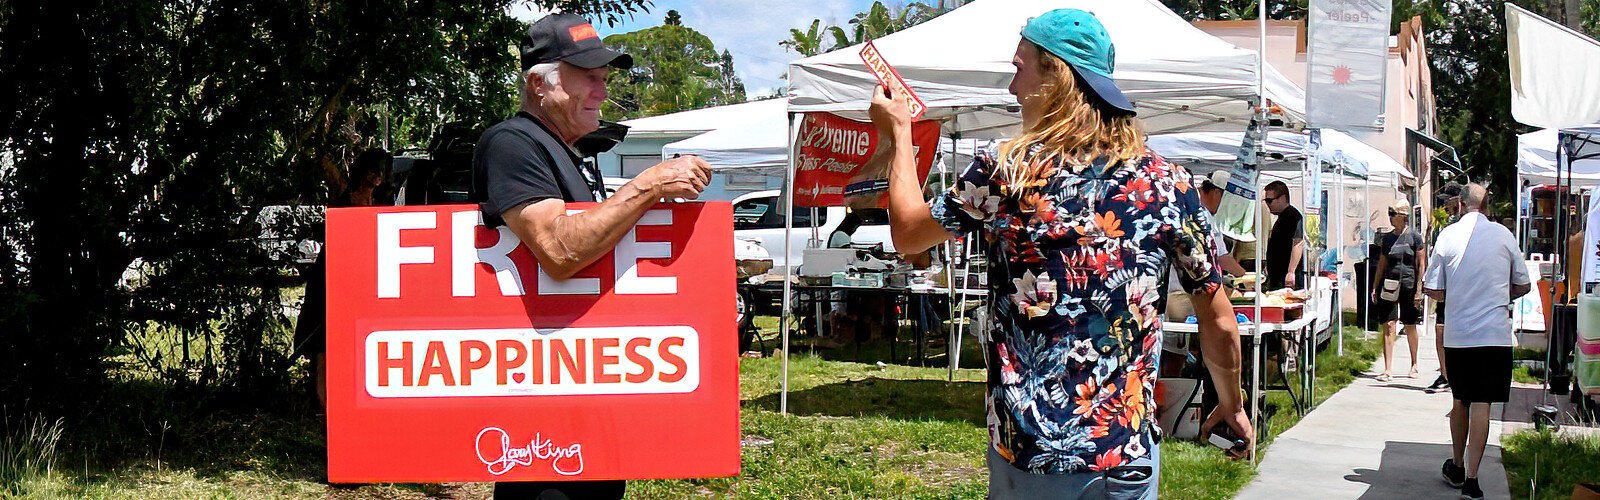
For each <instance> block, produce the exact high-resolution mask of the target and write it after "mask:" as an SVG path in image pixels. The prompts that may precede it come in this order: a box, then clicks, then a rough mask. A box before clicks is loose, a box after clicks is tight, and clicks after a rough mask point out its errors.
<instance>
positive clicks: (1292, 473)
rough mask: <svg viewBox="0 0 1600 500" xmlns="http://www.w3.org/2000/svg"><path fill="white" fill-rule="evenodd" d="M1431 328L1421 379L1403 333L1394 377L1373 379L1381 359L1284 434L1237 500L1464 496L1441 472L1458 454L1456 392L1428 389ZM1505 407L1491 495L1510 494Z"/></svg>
mask: <svg viewBox="0 0 1600 500" xmlns="http://www.w3.org/2000/svg"><path fill="white" fill-rule="evenodd" d="M1419 330H1422V328H1419ZM1428 330H1429V331H1425V332H1421V333H1422V338H1421V339H1420V346H1419V347H1420V349H1419V350H1420V351H1422V352H1421V353H1420V354H1419V356H1418V357H1419V361H1420V362H1419V364H1418V367H1419V369H1420V370H1421V374H1420V375H1418V376H1417V378H1415V379H1411V378H1406V377H1404V375H1405V374H1406V372H1407V370H1408V369H1409V366H1410V365H1411V353H1410V349H1409V348H1408V347H1407V346H1406V338H1405V337H1403V336H1402V337H1400V338H1399V339H1397V340H1396V341H1395V346H1394V347H1395V353H1394V374H1395V377H1394V380H1392V381H1390V382H1378V381H1377V380H1375V379H1374V378H1373V377H1372V375H1376V374H1377V373H1381V372H1382V370H1383V359H1382V358H1381V357H1380V358H1379V359H1378V361H1377V363H1375V364H1374V365H1373V369H1372V373H1371V374H1368V375H1365V376H1362V377H1360V378H1358V379H1356V381H1355V382H1352V383H1351V384H1350V385H1349V386H1347V387H1345V388H1344V390H1341V391H1339V392H1338V393H1337V394H1334V395H1333V397H1331V398H1328V400H1327V401H1325V402H1323V403H1322V406H1319V407H1317V409H1316V410H1315V411H1312V412H1311V413H1310V414H1308V415H1306V418H1305V419H1304V420H1301V421H1300V423H1299V424H1297V425H1295V426H1294V428H1292V429H1289V430H1288V431H1287V432H1284V433H1283V434H1281V435H1279V436H1278V438H1277V440H1276V441H1274V442H1273V443H1272V446H1271V447H1270V448H1268V449H1267V450H1266V456H1265V459H1264V460H1263V461H1262V462H1261V464H1260V468H1259V474H1258V475H1257V476H1256V479H1255V481H1254V482H1251V483H1250V484H1249V485H1248V486H1246V487H1245V489H1244V491H1242V492H1240V494H1239V497H1238V498H1241V499H1263V500H1284V499H1291V498H1361V499H1389V498H1394V499H1404V500H1421V499H1430V498H1457V497H1458V496H1459V495H1460V493H1459V491H1458V490H1456V489H1454V488H1451V487H1450V485H1448V484H1446V483H1445V482H1444V479H1443V478H1442V477H1441V476H1440V473H1439V469H1440V465H1442V464H1443V463H1444V461H1445V459H1447V458H1450V455H1451V452H1450V419H1449V416H1448V413H1449V411H1450V406H1451V400H1450V393H1448V392H1440V393H1438V394H1428V393H1426V392H1424V391H1423V389H1424V388H1425V387H1427V385H1428V384H1430V383H1432V382H1433V379H1434V377H1437V376H1438V375H1439V372H1438V370H1439V361H1438V357H1437V356H1436V355H1435V353H1434V346H1433V332H1432V331H1431V329H1428ZM1373 335H1374V337H1376V335H1377V334H1376V333H1374V334H1373ZM1502 406H1503V405H1494V412H1495V415H1494V422H1492V423H1491V424H1490V428H1489V446H1488V449H1486V450H1485V451H1484V457H1483V463H1482V465H1481V466H1480V470H1479V471H1478V481H1479V484H1480V486H1482V488H1483V491H1484V497H1485V498H1497V499H1504V498H1510V496H1511V493H1510V490H1509V489H1508V487H1507V485H1506V473H1505V466H1504V465H1503V464H1502V462H1501V460H1500V429H1501V421H1502V420H1503V419H1502V418H1501V415H1500V414H1501V413H1502V412H1504V408H1502Z"/></svg>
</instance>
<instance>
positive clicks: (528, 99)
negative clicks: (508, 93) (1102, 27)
mask: <svg viewBox="0 0 1600 500" xmlns="http://www.w3.org/2000/svg"><path fill="white" fill-rule="evenodd" d="M534 75H539V79H540V80H543V81H544V83H547V84H550V85H560V84H561V63H559V62H547V63H539V64H535V65H533V67H531V68H528V70H527V71H524V72H522V81H521V82H519V84H518V85H517V95H518V97H519V98H520V99H521V101H520V102H521V103H522V104H523V105H524V106H526V105H528V104H533V100H532V98H533V96H530V95H528V78H529V77H532V76H534Z"/></svg>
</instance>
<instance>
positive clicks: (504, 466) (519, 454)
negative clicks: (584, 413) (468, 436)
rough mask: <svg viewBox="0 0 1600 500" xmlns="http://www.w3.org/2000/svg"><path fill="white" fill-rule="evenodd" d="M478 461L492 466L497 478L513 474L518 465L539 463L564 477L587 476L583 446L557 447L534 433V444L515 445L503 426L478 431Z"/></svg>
mask: <svg viewBox="0 0 1600 500" xmlns="http://www.w3.org/2000/svg"><path fill="white" fill-rule="evenodd" d="M477 447H478V460H481V461H483V465H486V466H488V467H489V473H490V474H494V475H496V476H498V475H501V474H505V473H507V472H510V471H511V468H513V467H516V466H518V465H522V466H530V465H533V463H534V462H535V461H543V462H549V463H550V469H551V470H554V471H556V474H560V475H563V476H576V475H578V474H582V473H583V445H582V444H580V443H572V444H569V445H566V446H556V445H555V443H554V442H553V441H551V440H549V439H545V438H544V435H543V434H540V433H534V435H533V441H530V442H528V444H527V445H525V446H517V447H513V446H511V435H510V434H507V433H506V431H505V430H503V429H501V428H499V427H485V428H483V430H481V431H478V439H477Z"/></svg>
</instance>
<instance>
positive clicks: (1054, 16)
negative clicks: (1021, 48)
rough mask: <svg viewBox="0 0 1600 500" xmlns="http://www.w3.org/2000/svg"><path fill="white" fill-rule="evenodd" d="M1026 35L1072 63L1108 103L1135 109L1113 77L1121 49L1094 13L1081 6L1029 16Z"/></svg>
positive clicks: (1096, 94)
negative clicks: (1079, 8) (1080, 7)
mask: <svg viewBox="0 0 1600 500" xmlns="http://www.w3.org/2000/svg"><path fill="white" fill-rule="evenodd" d="M1022 37H1023V38H1026V39H1027V40H1028V41H1030V42H1033V43H1034V45H1038V46H1039V47H1040V48H1042V49H1044V50H1045V51H1047V52H1049V53H1051V54H1054V55H1055V56H1056V57H1059V58H1061V60H1062V61H1065V62H1066V63H1067V65H1069V66H1072V70H1073V72H1074V73H1077V75H1078V78H1080V79H1082V80H1083V81H1084V83H1087V84H1089V88H1090V89H1092V90H1093V91H1094V92H1093V94H1094V95H1095V96H1096V97H1099V98H1100V100H1102V101H1105V103H1106V104H1108V105H1110V106H1111V107H1113V108H1117V109H1120V110H1122V111H1126V112H1128V113H1134V112H1135V111H1134V108H1133V103H1132V102H1129V101H1128V97H1127V96H1125V95H1122V90H1121V89H1118V88H1117V83H1116V81H1114V80H1112V79H1111V73H1112V71H1114V70H1115V69H1116V65H1117V49H1116V47H1114V46H1112V44H1111V34H1109V33H1107V32H1106V27H1105V26H1104V25H1102V24H1100V19H1099V18H1096V17H1094V14H1091V13H1088V12H1085V11H1082V10H1078V9H1056V10H1052V11H1050V12H1046V13H1044V14H1042V15H1040V16H1039V17H1035V18H1032V19H1029V20H1028V24H1027V25H1025V26H1023V27H1022Z"/></svg>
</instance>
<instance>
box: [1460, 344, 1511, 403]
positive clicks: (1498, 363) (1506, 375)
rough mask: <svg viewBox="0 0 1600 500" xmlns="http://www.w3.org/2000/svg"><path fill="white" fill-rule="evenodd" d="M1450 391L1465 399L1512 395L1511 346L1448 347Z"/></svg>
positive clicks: (1478, 400) (1497, 398)
mask: <svg viewBox="0 0 1600 500" xmlns="http://www.w3.org/2000/svg"><path fill="white" fill-rule="evenodd" d="M1444 367H1445V372H1446V373H1449V374H1450V394H1451V395H1453V396H1454V397H1455V398H1456V400H1458V401H1461V402H1463V403H1504V402H1506V401H1508V400H1510V399H1511V348H1510V347H1446V348H1444Z"/></svg>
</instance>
